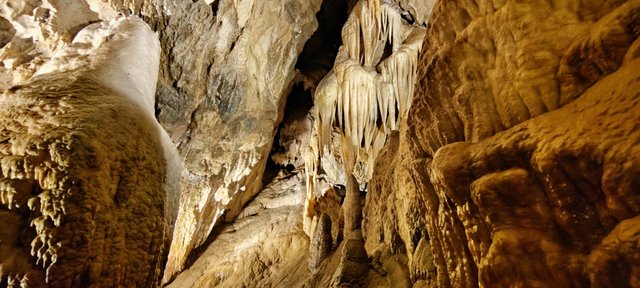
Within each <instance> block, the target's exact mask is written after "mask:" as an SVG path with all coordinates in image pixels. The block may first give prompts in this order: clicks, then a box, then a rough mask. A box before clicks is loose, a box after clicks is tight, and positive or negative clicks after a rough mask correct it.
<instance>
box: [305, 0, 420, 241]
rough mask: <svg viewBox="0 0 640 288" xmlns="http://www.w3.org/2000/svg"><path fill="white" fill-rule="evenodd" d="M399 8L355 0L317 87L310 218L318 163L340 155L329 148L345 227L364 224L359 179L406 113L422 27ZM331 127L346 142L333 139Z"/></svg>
mask: <svg viewBox="0 0 640 288" xmlns="http://www.w3.org/2000/svg"><path fill="white" fill-rule="evenodd" d="M400 13H401V9H400V7H398V6H396V5H395V4H393V3H390V2H387V1H383V2H382V3H379V2H378V1H360V2H358V4H357V5H356V6H355V7H354V9H353V11H352V13H351V15H350V17H349V19H348V20H347V23H346V24H345V25H344V28H343V30H342V39H343V43H344V45H343V46H342V47H341V48H340V50H339V52H338V56H337V58H336V61H335V65H334V68H333V70H331V71H330V72H329V74H328V75H327V76H326V77H325V78H324V79H323V80H322V81H321V82H320V84H319V85H318V87H317V89H316V92H315V96H314V98H315V99H314V102H315V108H314V117H315V124H314V136H315V139H313V140H312V141H310V143H311V144H310V145H311V147H310V149H309V150H308V151H309V152H308V154H307V155H306V159H305V161H306V162H305V163H306V171H307V204H306V205H307V209H306V215H305V218H307V219H306V221H305V223H307V224H306V225H307V226H309V225H310V223H312V222H313V221H311V219H312V218H313V217H314V208H313V207H314V202H315V197H318V196H321V195H322V191H317V187H318V185H319V184H318V171H319V168H324V167H323V163H322V162H323V161H322V159H323V158H327V157H330V158H335V156H333V155H330V154H334V155H339V157H340V159H341V160H342V163H343V165H344V169H345V174H346V178H347V179H346V190H347V191H346V196H345V200H344V204H343V213H344V222H345V223H344V231H345V232H344V233H345V235H346V234H349V233H351V232H353V231H356V230H357V229H358V228H359V226H360V219H361V215H360V214H361V212H360V210H361V209H360V198H359V194H360V188H359V187H365V186H366V183H367V182H368V181H369V179H371V174H372V168H373V161H375V159H376V156H377V155H378V153H379V152H380V150H381V149H382V148H383V146H384V145H385V142H386V139H387V136H388V135H389V134H390V133H391V131H393V130H397V129H398V127H399V123H401V122H402V121H403V120H404V119H405V118H406V115H407V112H408V110H409V106H410V105H411V97H412V95H413V85H414V82H415V76H416V68H417V60H418V53H419V50H420V48H421V46H422V38H423V36H424V29H423V28H421V27H415V26H412V25H408V24H406V23H404V22H403V20H402V18H401V17H400ZM389 50H390V51H389ZM386 54H388V55H386ZM383 57H386V58H385V59H383ZM334 130H335V131H337V132H338V134H337V135H340V136H339V137H340V141H339V143H340V145H339V146H341V148H337V147H333V146H334V145H333V144H332V143H334V141H332V137H335V136H334ZM333 184H337V183H333ZM315 216H317V215H315ZM310 229H312V228H310V227H306V230H307V231H308V233H309V230H310Z"/></svg>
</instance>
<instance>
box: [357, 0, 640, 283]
mask: <svg viewBox="0 0 640 288" xmlns="http://www.w3.org/2000/svg"><path fill="white" fill-rule="evenodd" d="M473 2H474V3H473V4H471V3H466V2H465V3H462V2H459V1H439V2H438V4H436V6H435V10H434V12H433V14H432V18H431V20H430V23H431V27H430V28H429V29H428V32H427V38H426V40H425V44H424V45H425V46H424V48H423V51H424V52H423V54H422V56H421V57H422V58H421V60H420V62H421V68H420V75H421V76H420V78H421V80H420V82H419V84H418V86H417V87H416V90H417V92H416V95H414V99H415V100H414V103H413V106H412V109H411V111H410V112H409V119H410V120H409V123H408V124H409V125H408V127H406V129H403V130H401V132H400V134H399V144H398V146H397V148H394V147H393V146H388V147H387V150H386V151H385V152H383V153H382V154H383V155H382V156H381V157H380V158H379V159H378V164H377V168H376V171H377V172H379V174H375V175H376V176H375V177H374V179H373V180H372V183H371V185H370V190H369V192H368V195H367V197H368V199H367V204H366V206H365V211H364V218H365V219H368V218H372V219H376V220H377V221H371V220H365V222H364V223H365V224H364V227H363V228H364V229H365V235H366V236H367V237H366V239H367V244H366V247H368V249H369V250H370V251H371V250H375V249H406V253H407V256H408V258H409V262H408V265H409V269H410V272H411V277H412V281H414V282H415V283H416V284H418V283H422V284H420V285H423V284H426V285H436V286H439V287H463V286H466V287H469V286H471V287H473V286H477V285H479V284H480V285H485V286H487V285H499V286H500V285H501V286H512V285H523V286H536V285H541V286H553V287H571V286H584V285H588V284H590V285H593V286H600V287H614V286H619V285H623V283H624V285H631V286H634V285H638V284H637V282H634V281H635V280H634V279H636V278H635V277H637V276H635V275H636V272H633V271H635V270H633V268H632V267H634V265H637V264H636V263H637V262H634V260H632V259H630V258H627V256H616V255H620V254H619V252H614V251H613V249H620V251H626V252H628V251H629V250H626V249H629V248H628V247H630V246H628V245H630V244H621V243H622V242H618V243H620V244H613V243H612V242H611V241H612V240H611V239H612V237H616V236H607V235H610V234H612V233H613V235H621V234H625V236H623V237H622V238H623V239H626V240H622V241H624V243H633V242H634V241H637V240H635V238H634V236H631V235H632V234H633V232H631V231H633V229H635V227H633V225H630V224H628V223H632V222H630V221H631V220H625V219H631V218H634V217H636V216H637V211H636V210H634V208H633V205H635V204H632V203H633V201H634V200H633V199H635V198H636V196H635V195H636V194H637V189H636V188H632V187H634V186H633V185H634V184H630V183H635V182H637V181H638V180H637V175H636V174H637V173H635V172H634V171H635V169H637V168H636V166H637V165H638V163H637V159H636V158H637V155H638V153H637V151H636V150H637V146H638V142H637V140H638V138H637V135H636V134H637V133H638V132H637V129H638V126H637V123H638V119H637V117H636V115H637V112H634V111H638V107H637V103H638V101H640V100H638V92H637V91H638V88H635V87H636V86H637V79H638V68H637V67H639V66H638V63H637V62H633V60H632V59H634V58H637V54H635V53H637V52H636V51H637V50H636V49H635V48H634V46H635V45H634V43H637V42H638V41H637V39H638V36H639V34H638V31H640V30H638V29H639V27H640V26H639V24H638V23H639V22H638V17H637V15H639V14H638V8H637V7H638V4H639V2H638V1H597V2H584V1H534V2H517V1H503V2H499V3H494V2H491V1H473ZM618 69H619V70H618ZM616 70H618V71H617V72H615V71H616ZM607 75H609V76H607ZM460 141H463V142H460ZM456 142H457V143H456ZM396 149H397V150H396ZM395 151H397V152H395ZM613 167H618V168H613ZM622 167H624V168H622ZM614 171H615V172H614ZM627 183H629V184H627ZM613 191H615V192H613ZM383 203H384V204H383ZM617 203H625V204H624V207H625V208H622V207H621V206H620V204H617ZM385 211H390V213H386V212H385ZM623 211H624V212H623ZM369 215H371V217H369ZM618 226H620V227H618ZM425 227H426V229H425ZM622 231H625V232H622ZM627 231H629V232H627ZM371 242H372V243H371ZM631 245H632V244H631ZM600 247H608V248H600ZM612 247H619V248H612ZM602 249H607V251H608V252H607V253H608V255H611V256H607V257H611V258H607V259H608V260H605V259H604V258H599V257H602V255H603V254H602V251H603V250H602ZM636 253H637V252H636ZM632 254H633V253H632ZM594 258H598V259H601V260H600V261H598V260H592V259H594ZM613 259H616V260H613ZM596 262H597V263H599V264H594V263H596ZM605 267H608V268H605ZM613 267H616V268H613Z"/></svg>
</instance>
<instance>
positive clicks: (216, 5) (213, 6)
mask: <svg viewBox="0 0 640 288" xmlns="http://www.w3.org/2000/svg"><path fill="white" fill-rule="evenodd" d="M219 7H220V0H216V1H213V3H211V13H212V14H211V15H213V16H216V15H218V8H219Z"/></svg>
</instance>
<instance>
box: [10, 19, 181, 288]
mask: <svg viewBox="0 0 640 288" xmlns="http://www.w3.org/2000/svg"><path fill="white" fill-rule="evenodd" d="M159 52H160V46H159V41H158V39H157V37H156V35H155V34H154V33H153V32H152V31H151V30H150V29H149V27H148V26H147V24H145V23H144V22H143V21H142V20H140V19H138V18H135V17H119V18H116V19H114V20H113V21H110V22H108V23H97V24H93V25H90V26H88V27H86V28H85V29H84V30H83V31H81V32H80V33H79V34H78V35H77V37H76V39H75V40H74V44H72V45H70V46H69V47H67V48H66V49H64V50H62V51H60V54H59V55H57V57H54V58H53V59H52V60H50V61H49V62H48V63H47V64H45V65H44V66H43V67H42V68H41V69H40V71H39V72H38V73H37V74H36V76H35V77H33V78H32V79H31V80H29V81H26V82H24V84H23V85H20V86H15V87H13V88H11V89H9V90H7V91H5V93H4V94H2V96H0V107H2V109H0V138H1V139H2V140H1V141H0V143H1V144H0V165H1V168H2V169H1V170H0V171H1V173H0V177H1V178H0V179H1V180H0V223H2V226H1V227H2V230H3V231H2V234H0V236H1V237H0V286H4V287H6V286H8V287H80V286H90V285H104V286H139V287H142V286H154V285H158V284H159V283H160V277H161V275H162V268H163V266H162V264H163V259H164V257H165V256H164V255H165V254H166V249H167V247H166V244H167V243H168V242H167V240H168V238H166V237H167V236H168V235H167V234H168V233H169V227H168V224H167V223H169V222H171V221H172V219H171V218H175V215H170V214H169V213H170V211H173V210H172V207H175V206H172V205H171V204H172V201H176V199H177V198H178V195H177V194H175V193H177V192H179V191H176V189H175V188H176V187H175V186H173V185H172V183H169V182H175V180H176V178H175V177H174V178H172V177H171V175H172V173H173V172H176V170H177V171H178V172H179V163H177V164H176V163H172V162H171V161H173V160H175V159H171V158H170V157H171V155H172V154H171V153H170V152H169V153H168V154H167V152H168V151H171V148H172V149H173V151H174V152H175V154H173V155H177V151H176V149H175V147H174V146H173V143H171V141H168V136H167V135H166V133H165V132H164V130H162V127H160V125H159V124H158V122H157V121H156V120H155V118H154V115H153V99H154V95H155V83H156V81H157V71H158V64H159ZM122 75H136V76H135V77H127V78H122ZM167 141H168V142H167ZM167 145H169V146H168V147H167ZM174 164H176V165H178V166H177V168H176V166H174ZM174 175H175V174H174ZM175 211H177V210H175ZM165 213H167V214H165Z"/></svg>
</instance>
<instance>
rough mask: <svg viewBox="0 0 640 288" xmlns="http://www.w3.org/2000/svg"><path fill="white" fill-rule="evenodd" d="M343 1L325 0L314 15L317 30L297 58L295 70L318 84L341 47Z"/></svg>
mask: <svg viewBox="0 0 640 288" xmlns="http://www.w3.org/2000/svg"><path fill="white" fill-rule="evenodd" d="M347 2H349V1H344V0H325V1H323V2H322V6H321V7H320V11H318V13H317V14H316V19H317V20H318V29H317V30H316V31H315V32H314V33H313V35H311V38H309V40H308V41H307V43H305V45H304V49H303V50H302V53H301V54H300V56H299V57H298V62H297V63H296V69H297V70H299V71H300V72H302V74H303V75H304V76H305V77H307V79H309V80H312V81H313V83H314V84H318V82H320V80H322V78H323V77H324V76H325V75H326V74H327V73H328V72H329V71H330V70H331V68H332V67H333V62H334V61H335V58H336V54H338V48H340V45H342V38H341V33H342V26H344V23H345V22H346V21H347V17H348V8H349V7H348V5H349V4H348V3H347Z"/></svg>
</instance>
